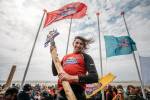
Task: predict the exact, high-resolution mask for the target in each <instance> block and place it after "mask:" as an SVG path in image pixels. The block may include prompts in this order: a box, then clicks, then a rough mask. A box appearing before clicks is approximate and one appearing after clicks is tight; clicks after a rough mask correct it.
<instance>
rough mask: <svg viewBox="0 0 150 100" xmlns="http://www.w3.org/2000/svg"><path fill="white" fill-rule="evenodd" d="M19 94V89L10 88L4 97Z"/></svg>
mask: <svg viewBox="0 0 150 100" xmlns="http://www.w3.org/2000/svg"><path fill="white" fill-rule="evenodd" d="M14 93H15V94H17V93H18V89H17V88H14V87H13V88H8V89H7V90H6V92H5V94H4V96H7V95H11V96H12V95H13V94H14Z"/></svg>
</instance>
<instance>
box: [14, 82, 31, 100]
mask: <svg viewBox="0 0 150 100" xmlns="http://www.w3.org/2000/svg"><path fill="white" fill-rule="evenodd" d="M31 90H32V87H31V85H30V84H25V85H24V87H23V91H20V92H19V94H18V96H17V100H31Z"/></svg>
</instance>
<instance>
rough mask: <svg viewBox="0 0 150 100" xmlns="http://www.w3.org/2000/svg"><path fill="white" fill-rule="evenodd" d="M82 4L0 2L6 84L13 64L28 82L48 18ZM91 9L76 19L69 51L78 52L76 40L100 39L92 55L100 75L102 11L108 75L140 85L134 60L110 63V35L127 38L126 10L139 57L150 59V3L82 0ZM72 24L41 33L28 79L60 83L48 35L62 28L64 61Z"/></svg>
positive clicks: (0, 64) (0, 60) (1, 67)
mask: <svg viewBox="0 0 150 100" xmlns="http://www.w3.org/2000/svg"><path fill="white" fill-rule="evenodd" d="M74 1H77V0H0V19H1V21H0V80H6V79H7V77H8V74H9V72H10V69H11V66H12V65H13V64H15V65H17V70H16V72H15V75H14V80H22V78H23V75H24V70H25V68H26V65H27V62H28V59H29V55H30V52H31V48H32V45H33V42H34V38H35V36H36V33H37V31H38V27H39V24H40V21H41V18H42V15H43V9H47V11H48V12H50V11H53V10H57V9H58V8H61V7H62V6H64V5H66V4H68V3H71V2H74ZM80 2H83V3H85V4H86V5H87V6H88V9H87V15H86V16H85V17H83V18H81V19H78V20H77V19H73V22H72V30H71V35H70V43H69V52H72V40H73V38H74V36H76V35H81V36H85V37H86V38H90V37H92V38H94V40H95V42H94V43H93V44H92V45H91V46H90V49H89V50H88V52H87V53H88V54H90V55H91V56H92V58H93V59H94V61H95V64H96V68H97V70H98V73H99V75H101V69H100V57H99V40H98V39H99V38H98V36H99V35H98V29H97V17H96V12H100V31H101V47H102V61H103V63H102V64H103V66H102V67H103V72H104V75H105V74H107V73H108V72H112V73H113V74H114V75H116V76H117V78H116V79H115V80H123V81H124V80H138V77H137V76H138V75H137V71H136V67H135V63H134V59H133V56H132V55H131V54H130V55H122V56H116V57H111V58H106V53H105V45H104V38H103V36H104V35H114V36H123V35H127V32H126V29H125V26H124V22H123V18H122V17H121V16H120V12H121V11H125V18H126V21H127V25H128V28H129V31H130V35H131V37H132V39H133V40H134V41H135V42H136V45H137V49H138V52H135V53H136V54H138V55H140V56H144V57H150V33H149V32H150V31H149V28H150V0H80ZM69 23H70V19H65V20H61V21H58V22H55V23H53V24H51V25H50V26H48V27H47V28H45V29H42V28H41V30H40V34H39V37H38V40H37V43H36V47H35V50H34V53H33V57H32V60H31V63H30V66H29V70H28V73H27V76H26V80H50V81H53V80H56V79H57V77H53V75H52V71H51V56H50V53H49V48H44V42H45V39H46V36H47V34H48V31H50V30H52V29H53V28H54V29H57V30H58V31H59V32H60V33H61V34H60V35H59V36H58V37H57V38H56V45H57V50H58V56H59V58H60V59H61V58H62V57H63V56H64V55H65V52H66V46H67V38H68V37H67V36H68V32H69Z"/></svg>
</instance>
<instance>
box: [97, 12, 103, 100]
mask: <svg viewBox="0 0 150 100" xmlns="http://www.w3.org/2000/svg"><path fill="white" fill-rule="evenodd" d="M96 15H97V22H98V35H99V36H98V37H99V57H100V67H101V77H103V67H102V53H101V35H100V23H99V15H100V14H99V13H96ZM102 100H104V91H102Z"/></svg>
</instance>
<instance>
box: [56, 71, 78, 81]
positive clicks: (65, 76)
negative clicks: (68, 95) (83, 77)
mask: <svg viewBox="0 0 150 100" xmlns="http://www.w3.org/2000/svg"><path fill="white" fill-rule="evenodd" d="M58 77H59V80H60V81H69V82H78V76H73V75H69V74H67V73H66V72H63V73H59V74H58Z"/></svg>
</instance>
